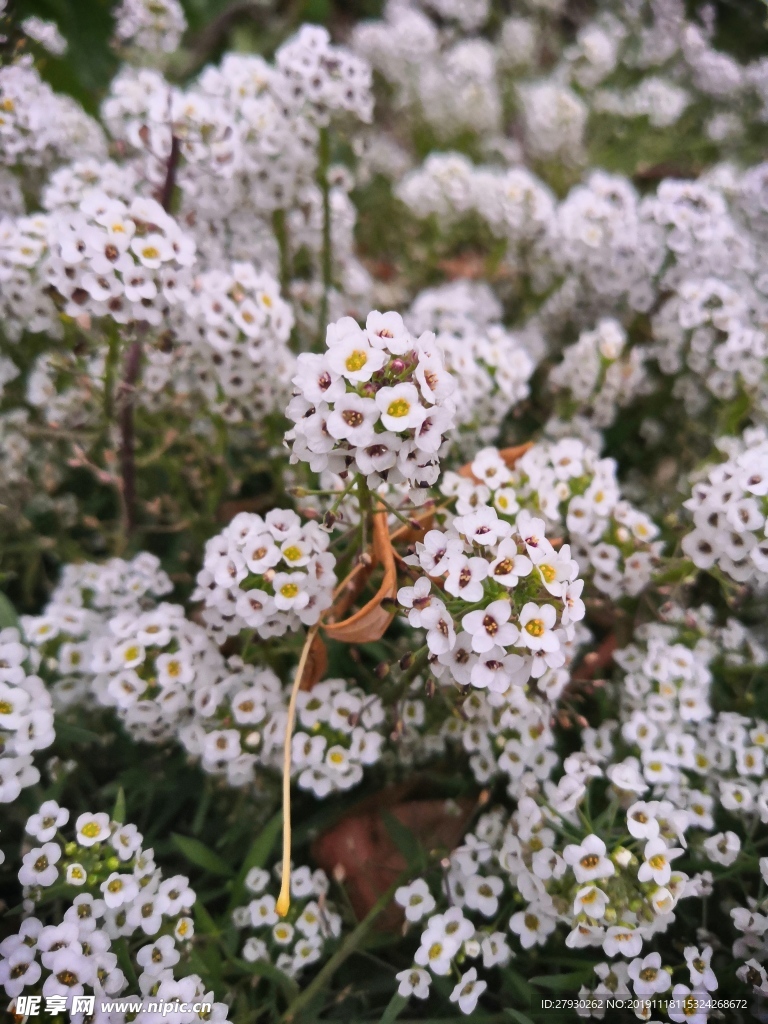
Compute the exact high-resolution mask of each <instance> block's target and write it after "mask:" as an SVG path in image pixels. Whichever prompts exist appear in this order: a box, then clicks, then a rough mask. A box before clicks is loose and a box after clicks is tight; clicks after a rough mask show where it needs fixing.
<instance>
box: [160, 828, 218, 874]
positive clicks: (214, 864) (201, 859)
mask: <svg viewBox="0 0 768 1024" xmlns="http://www.w3.org/2000/svg"><path fill="white" fill-rule="evenodd" d="M171 839H172V840H173V845H174V846H175V847H176V849H177V850H178V851H179V852H180V853H182V854H183V855H184V856H185V857H186V858H187V860H188V861H189V862H190V863H191V864H196V865H197V866H198V867H199V868H202V869H203V870H204V871H207V872H208V873H209V874H211V875H231V874H232V868H231V867H230V866H229V864H227V862H226V861H225V860H224V859H223V858H222V857H220V856H219V855H218V853H214V852H213V850H209V849H208V847H207V846H206V845H205V843H201V842H200V840H199V839H192V838H191V836H180V835H179V834H178V832H174V833H173V835H172V836H171Z"/></svg>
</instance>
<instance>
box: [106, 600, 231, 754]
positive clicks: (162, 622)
mask: <svg viewBox="0 0 768 1024" xmlns="http://www.w3.org/2000/svg"><path fill="white" fill-rule="evenodd" d="M90 670H91V672H92V673H93V674H94V680H93V684H92V685H93V690H94V693H95V694H96V697H97V699H98V700H99V701H100V703H102V704H104V705H106V706H107V707H114V708H115V709H116V710H117V714H118V717H119V718H120V720H121V722H122V723H123V724H124V725H125V727H126V729H127V730H128V731H129V732H130V733H131V734H132V735H133V736H135V737H136V738H137V739H141V740H142V741H143V742H145V743H146V742H150V743H158V742H162V741H163V740H165V739H167V738H168V737H169V736H171V735H173V733H174V732H175V731H176V729H178V727H179V725H180V724H183V723H184V722H185V721H186V720H187V719H188V718H189V717H190V715H191V713H192V701H193V697H194V694H195V691H196V690H199V689H201V688H202V687H203V686H204V685H208V686H210V685H212V684H213V683H214V682H215V680H216V678H217V677H219V676H221V675H223V673H224V660H223V658H222V656H221V654H220V653H219V650H218V648H217V647H216V646H215V645H214V644H213V643H212V642H211V640H210V639H209V637H208V635H207V634H206V632H205V630H204V629H203V628H202V626H198V625H197V624H196V623H194V622H189V621H188V620H187V619H186V618H185V615H184V609H183V608H182V607H181V606H180V605H173V604H167V603H166V602H163V603H162V604H160V605H158V606H157V608H153V609H151V610H150V611H146V612H140V613H139V614H137V613H136V612H135V611H128V612H123V613H121V614H118V615H116V616H115V617H114V618H112V619H110V620H109V622H108V623H107V627H106V630H105V631H104V635H103V636H100V637H98V638H97V639H96V640H95V641H94V642H93V647H92V650H91V663H90Z"/></svg>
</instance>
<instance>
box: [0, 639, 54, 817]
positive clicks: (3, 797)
mask: <svg viewBox="0 0 768 1024" xmlns="http://www.w3.org/2000/svg"><path fill="white" fill-rule="evenodd" d="M35 654H36V652H35V651H34V649H30V648H29V647H27V645H26V644H25V643H24V642H23V637H22V635H21V634H20V632H19V630H18V629H15V628H14V627H12V626H8V627H6V628H5V629H2V630H0V803H4V804H5V803H12V802H13V801H14V800H15V799H16V798H17V797H18V795H19V793H20V792H21V790H22V789H26V788H27V787H28V786H34V785H35V783H37V782H39V780H40V772H39V771H38V769H37V768H36V767H35V765H34V762H33V756H34V754H35V752H36V751H38V750H45V748H46V747H50V745H51V744H52V743H53V740H54V720H53V709H52V706H51V697H50V694H49V693H48V691H47V690H46V688H45V684H44V682H43V680H42V679H41V678H40V676H39V675H37V674H36V670H37V667H38V665H37V661H38V659H37V658H36V657H35Z"/></svg>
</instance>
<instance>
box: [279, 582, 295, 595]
mask: <svg viewBox="0 0 768 1024" xmlns="http://www.w3.org/2000/svg"><path fill="white" fill-rule="evenodd" d="M298 592H299V588H298V587H297V586H296V584H295V583H284V584H283V585H282V587H280V593H281V594H282V595H283V597H296V595H297V594H298Z"/></svg>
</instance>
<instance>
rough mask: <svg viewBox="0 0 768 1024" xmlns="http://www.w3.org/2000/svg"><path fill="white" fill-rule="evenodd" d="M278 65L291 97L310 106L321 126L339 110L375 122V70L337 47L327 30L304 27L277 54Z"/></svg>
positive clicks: (318, 27) (300, 103)
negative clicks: (373, 88)
mask: <svg viewBox="0 0 768 1024" xmlns="http://www.w3.org/2000/svg"><path fill="white" fill-rule="evenodd" d="M275 64H276V66H277V68H278V70H279V71H280V72H281V74H282V75H283V76H284V77H285V79H286V83H287V86H288V98H289V99H291V100H293V101H294V102H296V103H297V105H299V106H303V105H306V106H308V107H309V109H310V110H311V117H312V119H313V120H315V121H316V122H317V123H318V124H325V123H327V121H328V119H329V117H330V115H331V114H333V113H335V112H337V111H344V112H347V113H349V114H352V115H354V116H355V117H357V118H359V119H360V120H361V121H370V120H371V118H372V116H373V96H372V94H371V69H370V67H369V66H368V64H367V63H366V62H365V61H362V60H360V58H359V57H358V56H356V55H355V54H354V53H352V52H351V51H350V50H347V49H345V48H344V47H341V46H333V45H332V43H331V39H330V36H329V34H328V31H327V29H324V28H321V27H320V26H318V25H302V27H301V28H300V29H299V31H298V32H297V33H296V35H295V36H293V37H292V38H291V39H290V40H289V41H288V42H287V43H284V44H283V46H281V47H280V49H279V50H278V51H277V55H276V57H275Z"/></svg>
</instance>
